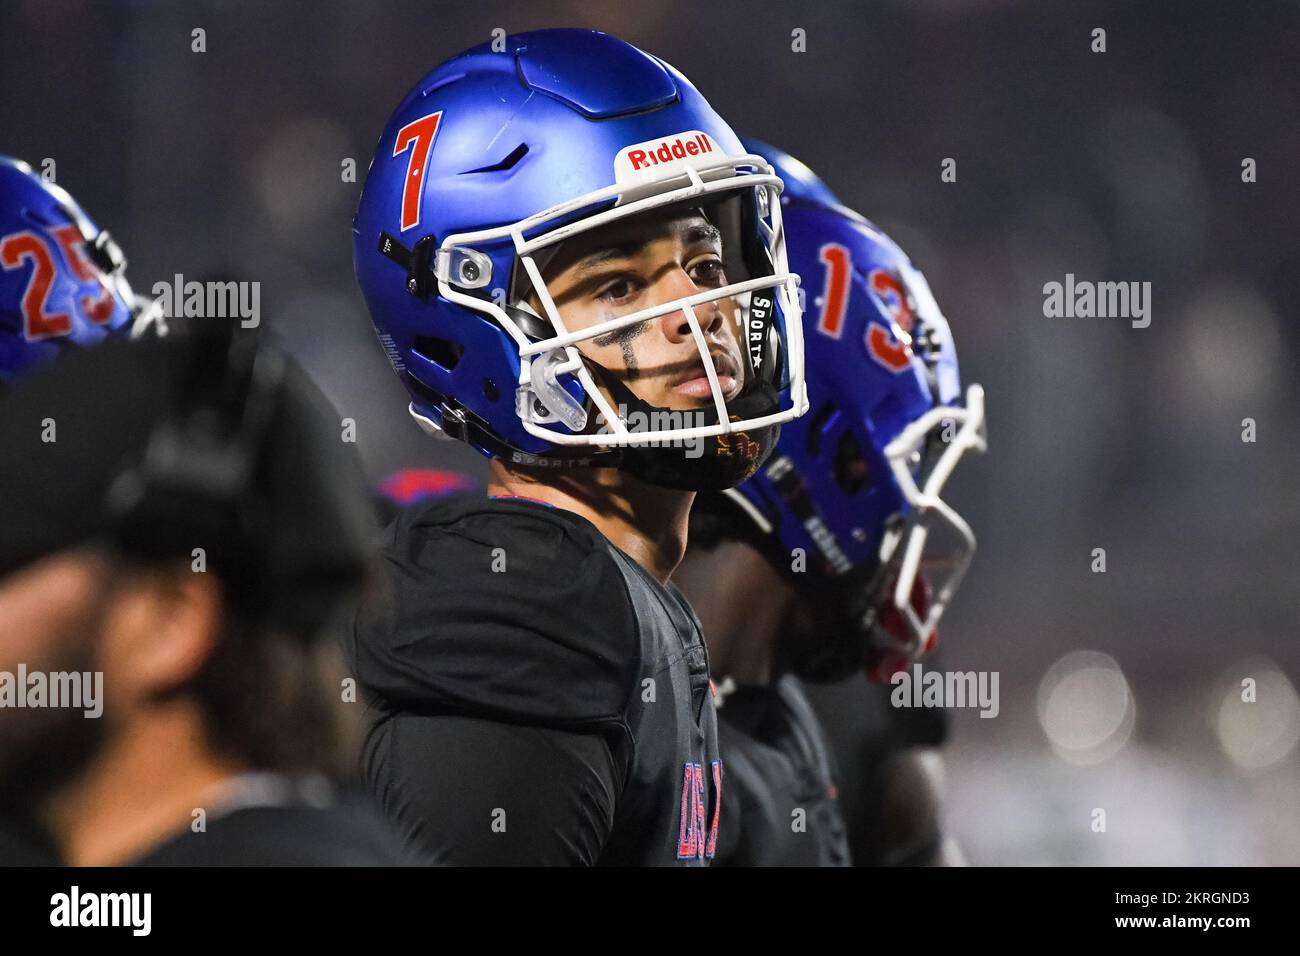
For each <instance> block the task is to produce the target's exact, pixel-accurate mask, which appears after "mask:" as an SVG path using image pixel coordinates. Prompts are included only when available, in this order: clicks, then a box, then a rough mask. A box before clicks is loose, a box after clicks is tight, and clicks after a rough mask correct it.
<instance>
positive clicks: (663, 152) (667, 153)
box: [614, 130, 719, 182]
mask: <svg viewBox="0 0 1300 956" xmlns="http://www.w3.org/2000/svg"><path fill="white" fill-rule="evenodd" d="M717 152H719V150H718V147H717V145H716V144H715V143H714V142H713V140H712V139H710V138H709V134H708V133H702V132H700V131H699V130H688V131H687V132H684V133H677V134H675V135H673V136H665V137H663V138H661V139H652V140H648V141H647V142H644V143H637V144H635V145H633V146H626V147H624V148H623V149H621V150H619V153H618V156H617V157H615V159H614V175H615V179H616V180H617V181H618V182H626V181H628V180H629V179H642V178H656V177H658V176H660V175H663V174H666V173H672V172H677V171H679V170H680V169H681V168H682V167H684V166H688V165H696V164H697V163H698V162H699V159H700V157H709V156H711V155H712V154H714V153H717Z"/></svg>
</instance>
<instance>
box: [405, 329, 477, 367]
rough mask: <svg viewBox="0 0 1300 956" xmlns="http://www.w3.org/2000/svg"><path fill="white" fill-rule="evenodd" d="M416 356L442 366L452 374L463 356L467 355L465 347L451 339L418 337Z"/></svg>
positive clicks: (416, 338)
mask: <svg viewBox="0 0 1300 956" xmlns="http://www.w3.org/2000/svg"><path fill="white" fill-rule="evenodd" d="M415 354H417V355H419V356H420V357H421V358H426V359H428V360H429V361H430V362H433V363H434V364H436V365H440V366H442V367H443V368H445V369H446V370H447V371H448V372H452V371H455V369H456V366H457V365H459V364H460V359H461V356H462V355H464V354H465V346H463V345H461V344H460V343H459V342H453V341H452V340H451V339H440V338H435V337H433V336H430V335H417V336H416V337H415Z"/></svg>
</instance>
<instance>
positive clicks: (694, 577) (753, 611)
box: [673, 541, 795, 685]
mask: <svg viewBox="0 0 1300 956" xmlns="http://www.w3.org/2000/svg"><path fill="white" fill-rule="evenodd" d="M673 580H674V582H675V583H676V584H677V586H678V587H679V588H681V589H682V593H684V594H685V595H686V600H688V601H689V602H690V604H691V607H692V608H694V609H695V613H696V615H697V616H698V617H699V619H700V624H701V625H702V626H703V628H704V641H705V643H706V644H707V645H708V648H709V670H710V671H711V672H712V673H713V674H714V675H715V676H716V677H718V678H723V677H730V678H732V679H733V680H734V681H736V683H738V684H759V685H765V684H770V683H771V682H772V679H773V677H774V674H773V666H774V663H775V653H776V641H777V637H778V636H779V635H780V633H781V628H782V627H783V626H784V625H785V622H786V621H787V620H788V618H789V614H790V611H791V609H792V607H793V606H794V602H795V593H794V589H793V588H792V587H790V584H789V583H788V582H787V581H785V580H784V579H783V578H782V577H781V575H780V574H778V573H777V571H776V569H774V568H773V567H772V566H771V564H769V563H768V562H767V560H766V559H765V558H764V557H763V556H762V555H761V554H759V553H758V552H757V551H756V550H755V549H754V548H751V547H750V546H749V545H747V544H742V543H741V542H739V541H722V542H720V543H719V544H718V545H717V546H716V547H713V548H708V549H706V548H703V547H692V548H691V549H690V551H689V552H688V553H687V555H686V560H684V561H683V562H682V566H681V568H680V570H679V571H678V573H677V577H676V578H674V579H673Z"/></svg>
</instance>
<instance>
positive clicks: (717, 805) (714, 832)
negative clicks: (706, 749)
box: [704, 760, 722, 860]
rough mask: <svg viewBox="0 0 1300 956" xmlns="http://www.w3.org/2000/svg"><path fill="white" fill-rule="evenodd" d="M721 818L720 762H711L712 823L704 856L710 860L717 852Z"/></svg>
mask: <svg viewBox="0 0 1300 956" xmlns="http://www.w3.org/2000/svg"><path fill="white" fill-rule="evenodd" d="M721 818H722V761H721V760H715V761H713V822H712V823H711V824H709V845H708V847H707V848H706V849H705V851H704V855H705V856H707V857H708V858H709V859H710V860H711V859H713V855H714V854H715V853H717V852H718V821H719V820H720V819H721Z"/></svg>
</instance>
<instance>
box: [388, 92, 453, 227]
mask: <svg viewBox="0 0 1300 956" xmlns="http://www.w3.org/2000/svg"><path fill="white" fill-rule="evenodd" d="M440 122H442V110H438V112H436V113H430V114H429V115H428V116H421V117H420V118H419V119H418V120H412V121H411V122H410V123H407V124H406V125H405V126H403V127H402V128H401V129H399V130H398V131H397V139H396V140H395V141H394V142H393V158H394V159H396V158H397V157H398V156H401V155H402V154H403V153H405V152H406V151H407V150H410V153H411V155H410V156H409V157H407V160H406V183H405V185H403V187H402V230H401V231H402V232H406V230H408V229H410V228H412V227H414V226H418V225H419V224H420V200H421V199H422V198H423V197H424V177H425V174H426V173H428V171H429V153H430V151H431V150H432V149H433V138H434V136H436V135H437V134H438V124H439V123H440ZM412 147H414V148H412Z"/></svg>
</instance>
